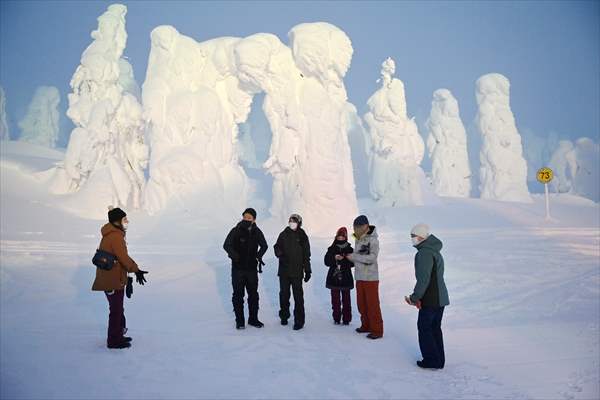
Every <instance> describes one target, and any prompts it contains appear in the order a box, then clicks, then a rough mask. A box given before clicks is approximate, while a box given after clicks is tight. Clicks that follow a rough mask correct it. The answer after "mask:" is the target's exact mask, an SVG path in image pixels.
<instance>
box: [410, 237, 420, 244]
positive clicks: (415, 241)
mask: <svg viewBox="0 0 600 400" xmlns="http://www.w3.org/2000/svg"><path fill="white" fill-rule="evenodd" d="M410 240H412V243H413V246H416V245H418V244H419V243H421V239H419V238H418V237H414V238H410Z"/></svg>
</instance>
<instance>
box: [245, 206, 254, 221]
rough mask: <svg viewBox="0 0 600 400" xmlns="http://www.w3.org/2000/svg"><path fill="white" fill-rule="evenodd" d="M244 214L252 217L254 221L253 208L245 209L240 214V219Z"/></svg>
mask: <svg viewBox="0 0 600 400" xmlns="http://www.w3.org/2000/svg"><path fill="white" fill-rule="evenodd" d="M244 214H250V215H252V218H254V219H256V210H255V209H254V208H246V209H245V210H244V212H243V213H242V217H243V216H244Z"/></svg>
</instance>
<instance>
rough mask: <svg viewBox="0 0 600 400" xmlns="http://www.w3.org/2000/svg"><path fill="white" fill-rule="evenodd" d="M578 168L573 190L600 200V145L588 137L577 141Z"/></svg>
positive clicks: (580, 194)
mask: <svg viewBox="0 0 600 400" xmlns="http://www.w3.org/2000/svg"><path fill="white" fill-rule="evenodd" d="M573 152H574V157H573V158H575V161H576V163H577V168H576V170H575V175H574V177H573V185H572V192H573V193H574V194H577V195H579V196H583V197H587V198H588V199H591V200H594V201H595V202H600V145H598V143H595V142H594V141H593V140H592V139H590V138H587V137H582V138H579V139H577V140H576V141H575V147H574V149H573Z"/></svg>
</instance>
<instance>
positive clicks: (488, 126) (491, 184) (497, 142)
mask: <svg viewBox="0 0 600 400" xmlns="http://www.w3.org/2000/svg"><path fill="white" fill-rule="evenodd" d="M476 86H477V89H476V98H477V105H478V107H479V109H478V113H477V116H476V124H477V128H478V129H479V132H480V133H481V136H482V146H481V151H480V153H479V158H480V161H481V167H480V170H479V171H480V172H479V174H480V191H481V198H483V199H490V200H501V201H516V202H531V196H530V195H529V190H528V189H527V163H526V161H525V159H524V158H523V148H522V146H521V136H520V135H519V131H518V130H517V126H516V123H515V118H514V116H513V113H512V111H511V109H510V92H509V89H510V82H509V81H508V79H507V78H506V77H505V76H503V75H500V74H487V75H484V76H482V77H480V78H479V79H478V80H477V84H476Z"/></svg>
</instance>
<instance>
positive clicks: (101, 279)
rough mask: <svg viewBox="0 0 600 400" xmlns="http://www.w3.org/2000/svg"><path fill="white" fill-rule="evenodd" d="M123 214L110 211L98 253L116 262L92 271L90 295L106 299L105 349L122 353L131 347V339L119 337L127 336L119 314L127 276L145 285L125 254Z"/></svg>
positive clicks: (117, 209)
mask: <svg viewBox="0 0 600 400" xmlns="http://www.w3.org/2000/svg"><path fill="white" fill-rule="evenodd" d="M128 224H129V221H128V220H127V214H125V212H124V211H123V210H121V209H120V208H110V209H109V211H108V223H107V224H105V225H104V226H103V227H102V229H101V233H102V240H101V241H100V246H99V249H100V250H103V251H106V252H109V253H111V254H113V255H114V256H116V258H117V261H116V262H115V264H114V265H113V267H112V268H111V269H110V270H108V271H106V270H103V269H100V268H96V279H95V280H94V283H93V285H92V290H93V291H103V292H104V294H105V295H106V298H107V299H108V306H109V316H108V338H107V341H106V344H107V347H108V348H109V349H124V348H127V347H130V346H131V343H130V342H131V338H130V337H126V336H123V335H124V333H125V332H127V327H126V320H125V313H124V310H123V295H124V294H125V286H126V284H127V273H128V272H133V273H135V276H136V280H137V282H138V283H139V284H140V285H143V284H144V283H145V282H146V278H144V274H147V273H148V272H147V271H142V270H140V269H139V268H138V266H137V264H136V263H135V261H133V259H131V257H129V254H128V253H127V244H126V243H125V232H126V230H127V225H128Z"/></svg>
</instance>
